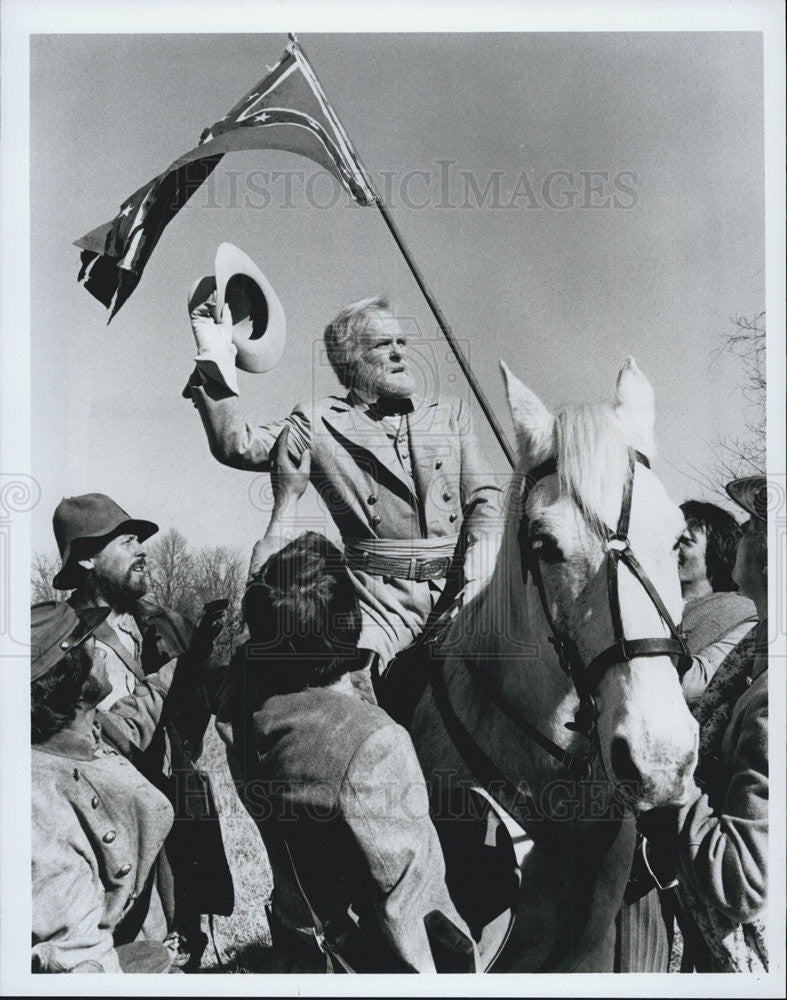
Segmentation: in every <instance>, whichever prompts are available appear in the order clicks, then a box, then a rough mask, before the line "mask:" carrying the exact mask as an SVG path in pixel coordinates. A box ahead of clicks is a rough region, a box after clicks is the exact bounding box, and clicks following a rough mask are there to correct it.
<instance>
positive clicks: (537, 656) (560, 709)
mask: <svg viewBox="0 0 787 1000" xmlns="http://www.w3.org/2000/svg"><path fill="white" fill-rule="evenodd" d="M549 634H550V632H549V627H548V625H547V622H546V618H545V616H544V613H543V609H542V608H541V602H540V600H539V597H538V592H537V590H536V588H535V586H534V585H533V583H532V580H531V581H530V582H529V583H528V585H525V583H524V581H523V579H522V568H521V558H520V553H519V542H518V524H517V522H516V519H515V518H513V517H509V520H508V523H507V525H506V529H505V532H504V535H503V541H502V544H501V547H500V553H499V555H498V560H497V564H496V566H495V569H494V572H493V573H492V575H491V577H490V578H489V581H488V584H487V586H486V588H485V589H484V591H483V592H482V593H481V594H480V595H479V597H478V598H477V599H476V600H475V601H474V602H472V603H471V604H470V605H468V607H466V608H465V609H464V610H463V611H462V612H461V613H460V615H459V616H458V617H457V620H456V622H455V624H454V627H453V629H452V633H451V637H452V639H453V640H454V641H453V643H452V645H453V648H454V649H455V650H456V654H455V656H456V658H457V659H460V660H466V661H472V664H473V665H474V666H475V667H476V668H477V670H478V671H480V672H482V673H483V674H484V676H485V678H487V683H488V684H489V687H490V688H491V689H492V690H493V691H495V693H496V694H498V695H499V696H501V697H502V699H503V701H504V702H505V704H506V705H508V706H511V708H513V709H514V710H515V711H516V712H517V713H518V714H519V715H521V716H522V717H524V718H525V719H527V721H528V722H530V723H531V724H532V725H533V726H535V727H536V728H537V729H539V730H540V731H541V732H542V733H543V734H544V735H545V736H548V737H549V738H550V739H552V740H553V741H554V742H556V743H558V744H559V745H560V746H561V747H573V746H575V745H576V744H577V743H578V742H579V741H578V739H577V738H576V737H572V736H571V734H570V733H569V732H568V731H567V730H566V729H565V725H564V723H565V722H566V721H567V720H568V719H570V718H572V717H573V714H574V711H575V709H576V704H577V702H576V695H575V693H574V691H573V687H572V685H571V684H570V682H569V681H568V679H567V678H566V677H565V675H564V674H563V673H562V671H561V670H560V667H559V664H558V661H557V657H556V655H555V653H554V649H553V648H552V646H551V644H550V643H549V642H548V636H549ZM454 685H455V694H456V696H457V697H458V698H459V700H460V701H461V703H463V705H464V706H465V707H466V708H467V709H469V710H470V711H471V712H474V714H475V723H476V730H477V731H478V732H479V734H481V735H482V736H483V737H485V739H486V740H487V741H488V744H487V745H488V746H489V747H490V748H495V749H497V750H498V753H497V754H496V755H495V757H496V759H497V760H499V761H506V762H507V763H508V764H510V765H511V767H512V775H513V773H514V770H513V769H516V770H518V771H519V772H520V773H521V774H526V775H527V776H528V780H531V781H533V780H535V781H537V780H538V777H537V776H538V775H543V777H544V780H550V779H552V778H554V777H555V772H556V770H558V769H559V764H558V763H557V762H556V761H554V760H553V759H552V758H550V757H549V756H547V755H546V754H545V752H544V751H543V750H542V749H541V748H540V747H538V746H537V744H536V743H535V742H533V740H531V739H530V738H529V737H528V736H526V735H525V734H524V733H523V732H522V731H521V730H520V729H518V728H517V726H516V724H515V723H514V722H513V721H512V720H511V719H510V718H508V717H507V716H506V715H505V714H504V713H503V712H501V711H500V710H499V709H497V708H496V707H495V706H494V705H493V704H492V703H491V701H490V700H489V699H488V698H487V697H486V696H485V693H484V686H483V685H482V684H480V683H479V682H478V681H477V680H476V678H475V677H474V676H473V673H472V671H470V670H456V671H454Z"/></svg>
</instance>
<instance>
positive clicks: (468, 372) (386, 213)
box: [375, 192, 516, 469]
mask: <svg viewBox="0 0 787 1000" xmlns="http://www.w3.org/2000/svg"><path fill="white" fill-rule="evenodd" d="M375 194H376V192H375ZM376 204H377V207H378V209H379V210H380V214H381V215H382V217H383V219H385V224H386V225H387V226H388V229H389V230H390V232H391V235H392V236H393V238H394V240H395V241H396V245H397V246H398V247H399V249H400V250H401V251H402V256H403V257H404V259H405V261H407V266H408V267H409V268H410V270H411V271H412V274H413V277H414V278H415V280H416V282H417V283H418V287H419V288H420V289H421V291H422V292H423V295H424V298H425V299H426V301H427V304H428V306H429V308H430V309H431V310H432V313H433V314H434V318H435V319H436V320H437V324H438V326H439V327H440V329H441V330H442V331H443V335H444V337H445V339H446V340H447V341H448V346H449V347H450V348H451V350H452V351H453V352H454V357H455V358H456V360H457V361H458V362H459V367H460V368H461V369H462V372H463V373H464V376H465V378H466V379H467V381H468V382H469V384H470V388H471V389H472V390H473V392H474V394H475V398H476V399H477V400H478V405H479V406H480V407H481V409H482V410H483V411H484V416H485V417H486V419H487V420H488V421H489V424H490V426H491V428H492V431H493V432H494V435H495V437H496V438H497V441H498V444H499V445H500V447H501V448H502V449H503V454H504V455H505V456H506V458H507V459H508V464H509V465H510V466H511V468H512V469H513V468H515V467H516V459H515V457H514V452H513V449H512V448H511V444H510V443H509V440H508V438H507V437H506V434H505V431H504V430H503V428H502V426H501V424H500V421H499V420H498V419H497V417H496V416H495V413H494V411H493V410H492V407H491V406H490V404H489V400H488V399H487V398H486V393H485V392H484V390H483V389H482V388H481V385H480V383H479V381H478V379H477V378H476V377H475V375H474V374H473V371H472V369H471V368H470V363H469V362H468V360H467V358H466V357H465V353H464V351H463V350H462V348H461V347H460V346H459V344H458V343H457V342H456V338H455V337H454V334H453V331H452V330H451V327H450V326H449V325H448V321H447V320H446V318H445V316H444V315H443V311H442V309H441V308H440V306H439V305H438V304H437V301H436V299H435V297H434V295H433V294H432V290H431V289H430V288H429V286H428V285H427V283H426V280H425V278H424V276H423V274H422V273H421V269H420V268H419V267H418V264H417V263H416V262H415V260H413V257H412V255H411V253H410V250H409V249H408V246H407V244H406V243H405V241H404V237H403V236H402V234H401V233H400V232H399V228H398V227H397V225H396V223H395V222H394V220H393V218H392V216H391V213H390V210H389V208H388V206H387V205H386V204H385V202H384V201H383V199H382V198H381V197H380V196H379V195H377V197H376Z"/></svg>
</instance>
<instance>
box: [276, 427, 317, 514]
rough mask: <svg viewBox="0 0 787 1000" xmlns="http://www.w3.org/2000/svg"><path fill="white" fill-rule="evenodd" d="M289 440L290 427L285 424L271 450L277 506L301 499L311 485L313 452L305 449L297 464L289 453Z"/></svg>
mask: <svg viewBox="0 0 787 1000" xmlns="http://www.w3.org/2000/svg"><path fill="white" fill-rule="evenodd" d="M289 440H290V428H289V426H285V427H284V430H283V431H282V432H281V434H279V436H278V438H277V439H276V444H274V446H273V447H272V448H271V452H270V463H271V485H272V486H273V500H274V506H275V507H282V506H286V505H287V503H288V502H289V501H297V500H299V499H300V498H301V497H302V496H303V494H304V493H305V492H306V487H307V486H308V485H309V473H310V471H311V453H310V452H308V451H304V453H303V454H302V455H301V459H300V463H299V464H298V465H296V464H295V463H294V462H293V461H292V459H291V458H290V455H289V451H288V446H289Z"/></svg>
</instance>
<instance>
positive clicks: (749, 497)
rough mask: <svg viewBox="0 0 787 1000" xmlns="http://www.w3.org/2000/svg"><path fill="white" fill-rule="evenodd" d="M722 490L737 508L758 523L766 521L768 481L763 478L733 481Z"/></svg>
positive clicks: (750, 477)
mask: <svg viewBox="0 0 787 1000" xmlns="http://www.w3.org/2000/svg"><path fill="white" fill-rule="evenodd" d="M724 488H725V489H726V491H727V493H728V494H729V496H730V498H731V499H732V500H734V501H735V503H736V504H737V505H738V506H739V507H743V509H744V510H747V511H748V512H749V513H750V514H751V515H752V516H753V517H756V518H758V519H759V520H760V521H767V520H768V480H767V479H766V477H765V476H747V477H745V478H744V479H733V481H732V482H731V483H727V485H726V486H725V487H724Z"/></svg>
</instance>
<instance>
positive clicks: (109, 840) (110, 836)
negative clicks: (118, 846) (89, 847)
mask: <svg viewBox="0 0 787 1000" xmlns="http://www.w3.org/2000/svg"><path fill="white" fill-rule="evenodd" d="M115 837H117V834H116V833H115V831H114V830H108V831H107V832H106V833H105V834H104V836H103V837H102V838H101V839H102V840H103V841H104V843H105V844H111V843H112V841H113V840H114V839H115Z"/></svg>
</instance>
